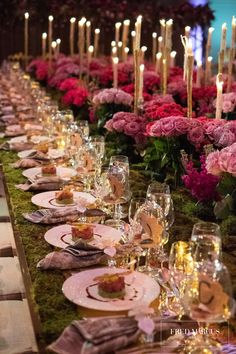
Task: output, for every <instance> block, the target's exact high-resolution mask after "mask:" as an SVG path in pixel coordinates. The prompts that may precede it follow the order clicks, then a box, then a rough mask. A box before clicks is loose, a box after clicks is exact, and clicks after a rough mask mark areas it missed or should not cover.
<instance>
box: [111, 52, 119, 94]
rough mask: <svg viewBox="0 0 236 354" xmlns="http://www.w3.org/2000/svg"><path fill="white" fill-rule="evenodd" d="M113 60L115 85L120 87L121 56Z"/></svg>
mask: <svg viewBox="0 0 236 354" xmlns="http://www.w3.org/2000/svg"><path fill="white" fill-rule="evenodd" d="M112 60H113V87H114V88H117V87H118V63H119V58H118V57H115V58H113V59H112Z"/></svg>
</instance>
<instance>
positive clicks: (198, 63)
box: [197, 60, 202, 68]
mask: <svg viewBox="0 0 236 354" xmlns="http://www.w3.org/2000/svg"><path fill="white" fill-rule="evenodd" d="M201 66H202V61H201V60H198V61H197V67H198V68H201Z"/></svg>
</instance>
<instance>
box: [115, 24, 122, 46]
mask: <svg viewBox="0 0 236 354" xmlns="http://www.w3.org/2000/svg"><path fill="white" fill-rule="evenodd" d="M120 28H121V22H116V24H115V41H116V43H118V42H119V40H120Z"/></svg>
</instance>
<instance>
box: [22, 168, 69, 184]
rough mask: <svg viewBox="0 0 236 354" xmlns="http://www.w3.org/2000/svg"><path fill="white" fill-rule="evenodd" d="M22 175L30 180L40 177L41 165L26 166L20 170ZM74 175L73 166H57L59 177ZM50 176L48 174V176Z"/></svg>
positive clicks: (66, 177)
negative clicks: (26, 167) (25, 168)
mask: <svg viewBox="0 0 236 354" xmlns="http://www.w3.org/2000/svg"><path fill="white" fill-rule="evenodd" d="M22 174H23V176H25V177H26V178H28V179H29V180H30V181H35V180H36V179H38V178H42V177H44V176H42V173H41V167H33V168H28V169H27V170H24V171H23V172H22ZM75 175H76V171H75V170H74V169H73V168H68V167H60V166H59V167H57V176H58V177H60V178H61V179H64V180H68V179H70V178H71V177H73V176H75ZM48 177H50V176H48Z"/></svg>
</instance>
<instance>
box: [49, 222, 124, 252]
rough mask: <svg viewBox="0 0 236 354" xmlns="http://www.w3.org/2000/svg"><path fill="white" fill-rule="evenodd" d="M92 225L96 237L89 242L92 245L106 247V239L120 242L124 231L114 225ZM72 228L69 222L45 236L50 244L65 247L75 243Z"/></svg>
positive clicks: (111, 241) (51, 230) (54, 228)
mask: <svg viewBox="0 0 236 354" xmlns="http://www.w3.org/2000/svg"><path fill="white" fill-rule="evenodd" d="M92 225H93V227H94V231H93V236H94V238H93V240H91V241H90V242H88V243H89V244H90V245H92V246H96V247H99V248H104V244H103V243H105V242H106V240H107V243H113V242H114V243H118V242H119V241H120V239H121V237H122V232H121V231H119V230H116V229H114V228H113V227H110V226H106V225H101V224H92ZM71 228H72V227H71V225H67V224H65V225H60V226H56V227H53V228H51V229H50V230H48V231H47V232H46V233H45V235H44V238H45V240H46V241H47V242H48V243H49V244H50V245H53V246H55V247H58V248H65V247H67V246H69V245H73V244H74V241H73V240H72V234H71Z"/></svg>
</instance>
